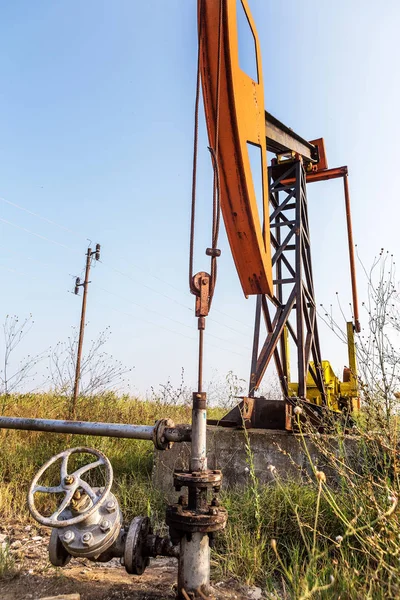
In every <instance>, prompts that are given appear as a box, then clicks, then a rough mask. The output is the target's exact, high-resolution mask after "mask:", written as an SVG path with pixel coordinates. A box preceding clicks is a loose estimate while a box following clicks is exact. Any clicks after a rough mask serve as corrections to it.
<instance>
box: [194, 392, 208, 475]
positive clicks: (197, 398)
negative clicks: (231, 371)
mask: <svg viewBox="0 0 400 600" xmlns="http://www.w3.org/2000/svg"><path fill="white" fill-rule="evenodd" d="M206 402H207V401H206V394H205V393H204V392H195V393H194V394H193V409H192V451H191V456H190V470H191V471H192V472H193V471H205V470H206V469H207V453H206V448H207V409H206V406H207V404H206Z"/></svg>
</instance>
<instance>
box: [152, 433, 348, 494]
mask: <svg viewBox="0 0 400 600" xmlns="http://www.w3.org/2000/svg"><path fill="white" fill-rule="evenodd" d="M247 435H248V440H249V446H250V449H251V452H252V454H253V463H254V467H255V473H256V476H257V478H258V480H259V482H260V483H262V484H265V483H268V482H271V481H273V479H274V476H273V475H272V473H271V469H270V467H271V466H274V467H275V468H276V470H277V473H278V474H279V476H280V477H281V478H283V479H291V480H293V479H295V480H297V481H302V480H305V478H306V474H311V473H312V469H311V467H310V462H309V459H308V457H307V455H306V453H305V451H304V448H303V446H302V443H303V442H302V439H301V437H300V436H299V435H296V434H293V433H287V432H286V431H276V430H270V429H249V430H247ZM305 439H306V443H307V447H308V449H309V453H310V455H311V459H312V462H313V463H314V465H316V466H317V468H318V469H321V470H323V471H324V472H325V474H326V476H327V477H328V479H336V478H337V477H336V474H335V472H332V471H331V469H329V468H328V466H327V461H326V459H325V457H324V456H323V455H322V454H321V452H319V451H318V450H317V449H316V447H315V444H314V443H313V442H312V441H311V440H309V439H308V438H307V436H305ZM319 441H320V442H324V445H327V446H329V448H330V451H331V452H334V453H335V454H336V455H338V454H340V455H344V454H345V455H346V457H347V460H349V461H350V463H351V464H353V465H354V466H355V467H356V463H357V461H358V456H357V454H358V453H357V451H356V450H357V441H356V439H355V438H354V437H350V436H349V437H348V438H347V439H346V442H345V443H344V444H342V445H341V446H340V447H339V444H338V441H337V439H336V438H335V437H334V436H328V435H326V436H321V438H319ZM246 445H247V441H246V434H245V432H243V431H242V430H238V429H228V428H223V427H213V426H209V427H208V428H207V459H208V468H209V469H221V470H222V473H223V486H224V488H225V489H226V488H229V487H241V488H243V487H246V486H247V484H248V483H249V451H248V449H246ZM189 456H190V444H189V443H182V444H174V446H173V447H172V448H171V450H166V451H164V452H160V451H157V450H156V451H155V459H154V469H153V483H154V485H155V486H156V487H157V488H158V489H160V490H162V491H163V492H164V494H165V495H166V497H167V498H168V500H170V501H172V500H173V499H174V498H175V496H176V492H175V491H174V489H173V485H172V474H173V471H174V470H175V469H188V468H189Z"/></svg>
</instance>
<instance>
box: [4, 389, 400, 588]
mask: <svg viewBox="0 0 400 600" xmlns="http://www.w3.org/2000/svg"><path fill="white" fill-rule="evenodd" d="M0 400H1V399H0ZM7 405H8V406H7V413H6V414H10V415H14V416H29V417H39V416H42V417H43V416H45V417H47V418H64V417H65V415H66V413H67V410H68V406H67V402H66V401H65V399H63V398H58V397H55V396H52V395H49V394H47V395H46V394H43V395H26V396H15V397H13V398H8V399H7ZM190 413H191V408H190V406H184V405H179V406H176V405H165V404H163V403H162V402H157V401H154V402H145V401H141V400H137V399H128V398H117V397H116V396H114V395H109V396H107V397H102V398H99V399H97V400H93V399H91V400H90V399H81V400H80V402H79V406H78V415H77V416H78V418H79V419H82V420H94V421H109V422H126V423H137V424H153V423H154V421H155V420H156V419H158V418H161V417H165V416H168V417H170V418H172V419H173V420H174V421H175V423H185V422H186V423H187V422H190ZM210 413H211V414H210V416H212V417H214V418H218V417H220V416H221V410H220V409H213V410H211V411H210ZM359 433H360V440H361V445H360V447H361V448H362V452H361V454H360V461H361V462H360V465H361V466H362V468H360V473H359V474H354V473H353V472H351V470H350V469H349V468H348V466H347V465H346V464H344V465H341V464H338V463H337V462H335V458H334V457H333V455H331V454H330V450H329V449H327V448H325V453H326V460H327V462H328V463H329V461H330V468H335V469H336V470H337V474H338V479H339V481H340V485H337V486H336V487H332V486H329V485H328V484H327V483H326V482H325V481H324V478H323V477H322V476H321V475H318V473H317V472H315V477H314V478H311V480H310V481H309V483H308V484H307V485H300V484H299V483H295V482H287V481H285V480H284V478H281V477H280V474H279V473H278V474H277V475H276V477H275V482H273V483H272V484H270V485H267V486H261V485H260V484H259V483H258V481H257V478H256V477H255V476H254V477H251V478H250V479H251V481H252V483H251V484H250V485H249V487H248V488H247V489H245V490H229V491H225V492H224V493H223V494H222V498H221V501H222V504H223V505H224V506H226V508H227V509H228V513H229V520H228V524H227V527H226V530H225V532H224V533H222V534H220V535H219V536H218V537H217V539H216V544H215V547H214V549H213V552H212V569H213V576H214V577H215V578H221V577H226V578H230V577H233V578H236V579H238V580H240V581H242V582H244V583H247V584H248V585H254V584H255V585H259V586H261V587H263V588H264V589H267V590H269V591H270V593H271V594H272V596H270V597H271V598H272V597H274V594H275V597H276V598H285V599H288V600H289V599H290V600H292V599H293V600H306V599H308V598H313V599H314V598H316V599H321V600H322V599H332V598H342V599H346V600H347V599H349V600H358V599H359V598H371V599H377V600H380V599H382V600H383V598H385V599H387V598H393V599H394V598H399V597H400V586H399V583H398V582H399V581H400V525H399V520H398V511H397V497H398V496H399V495H400V494H399V492H400V486H399V483H398V476H397V473H398V467H397V454H398V450H397V445H396V447H395V448H394V449H393V448H392V449H390V448H388V447H387V442H386V440H387V436H386V437H385V438H384V441H385V444H386V446H382V442H381V441H380V439H381V438H380V437H379V435H380V434H379V432H378V433H377V435H376V436H375V437H374V436H373V435H372V434H371V432H370V431H367V432H364V433H363V432H362V431H360V432H359ZM338 435H339V436H340V435H342V434H341V433H340V432H338ZM396 440H397V438H396ZM315 443H316V444H317V445H318V444H322V443H323V442H322V441H321V440H320V439H319V438H317V437H316V438H315ZM396 444H397V441H396ZM78 445H86V446H92V447H95V448H98V449H100V450H102V451H103V452H104V453H105V454H106V455H107V456H108V457H109V458H110V460H111V463H112V465H113V468H114V478H115V484H114V488H113V491H114V492H115V494H116V495H117V497H118V500H119V502H120V504H121V508H122V510H123V513H124V516H125V518H126V519H130V518H132V517H133V516H135V515H138V514H149V515H150V516H151V517H152V519H153V522H154V523H155V525H156V527H157V526H162V524H163V521H164V513H165V505H166V499H165V498H164V497H163V495H162V494H161V493H160V492H159V491H157V490H155V489H154V488H153V486H152V483H151V471H152V464H153V448H152V445H151V444H149V443H148V442H145V441H136V440H122V439H111V438H110V439H108V438H101V437H90V436H68V435H57V434H44V433H37V432H17V431H7V430H2V431H0V514H1V515H2V517H3V520H5V521H7V520H19V521H21V522H24V521H26V520H27V519H28V518H29V517H28V512H27V507H26V492H27V489H28V486H29V484H30V482H31V479H32V477H33V475H34V473H35V472H36V470H37V469H38V468H39V467H40V466H41V465H42V464H43V463H44V462H46V461H47V460H48V459H49V458H50V457H51V456H52V455H53V454H56V453H58V452H60V451H61V450H63V449H65V448H66V447H71V446H78ZM247 453H248V457H247V458H248V463H249V467H250V472H251V473H253V471H254V469H253V464H252V453H251V447H250V444H249V443H248V448H247ZM253 474H254V473H253ZM392 509H393V510H392ZM164 531H165V528H164ZM337 536H342V538H343V540H342V541H340V542H338V541H337ZM10 559H11V557H10V556H9V555H7V556H5V554H4V553H3V555H2V556H0V577H1V576H2V569H3V576H4V574H5V573H7V572H11V571H12V568H13V565H12V564H9V563H8V562H7V561H9V560H10ZM2 565H3V567H2ZM4 565H5V566H4Z"/></svg>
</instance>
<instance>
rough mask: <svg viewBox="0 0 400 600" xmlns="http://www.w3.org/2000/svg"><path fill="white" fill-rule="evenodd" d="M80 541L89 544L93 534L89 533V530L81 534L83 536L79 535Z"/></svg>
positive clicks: (85, 544)
mask: <svg viewBox="0 0 400 600" xmlns="http://www.w3.org/2000/svg"><path fill="white" fill-rule="evenodd" d="M81 542H82V544H83V545H84V546H90V545H91V543H92V542H93V535H92V534H91V533H90V531H87V532H86V533H84V534H83V536H82V537H81Z"/></svg>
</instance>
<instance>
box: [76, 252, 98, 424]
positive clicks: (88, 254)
mask: <svg viewBox="0 0 400 600" xmlns="http://www.w3.org/2000/svg"><path fill="white" fill-rule="evenodd" d="M93 255H95V259H96V260H100V244H96V250H92V249H91V248H88V249H87V252H86V269H85V280H84V281H83V282H82V283H81V280H80V278H79V277H77V278H76V280H75V294H76V295H77V294H78V293H79V288H80V287H83V297H82V311H81V324H80V328H79V340H78V351H77V354H76V370H75V385H74V395H73V398H72V406H71V411H70V413H71V415H70V416H71V418H72V419H75V418H76V401H77V398H78V394H79V383H80V379H81V359H82V347H83V336H84V333H85V319H86V302H87V292H88V285H89V283H90V281H89V273H90V267H91V264H92V256H93Z"/></svg>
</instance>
